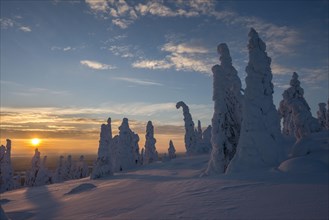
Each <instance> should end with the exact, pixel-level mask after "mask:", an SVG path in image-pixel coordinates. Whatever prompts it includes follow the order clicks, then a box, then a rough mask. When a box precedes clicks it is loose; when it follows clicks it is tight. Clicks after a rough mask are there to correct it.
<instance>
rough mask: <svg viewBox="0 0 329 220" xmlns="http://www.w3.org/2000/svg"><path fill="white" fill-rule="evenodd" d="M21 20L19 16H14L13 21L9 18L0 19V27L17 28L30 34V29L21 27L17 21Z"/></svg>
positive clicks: (25, 26)
mask: <svg viewBox="0 0 329 220" xmlns="http://www.w3.org/2000/svg"><path fill="white" fill-rule="evenodd" d="M19 19H22V17H21V16H15V17H14V18H13V19H11V18H0V27H1V29H9V28H17V29H18V30H20V31H23V32H31V31H32V29H31V27H29V26H27V25H23V24H21V23H20V22H18V21H17V20H19Z"/></svg>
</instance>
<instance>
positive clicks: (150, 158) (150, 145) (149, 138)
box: [144, 121, 158, 164]
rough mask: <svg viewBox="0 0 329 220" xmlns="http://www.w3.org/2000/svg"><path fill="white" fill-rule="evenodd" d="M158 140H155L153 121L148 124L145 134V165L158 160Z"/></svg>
mask: <svg viewBox="0 0 329 220" xmlns="http://www.w3.org/2000/svg"><path fill="white" fill-rule="evenodd" d="M155 143H156V139H155V138H154V127H153V124H152V122H151V121H148V122H147V125H146V134H145V146H144V148H145V157H144V164H149V163H152V162H155V161H157V160H158V155H157V151H156V147H155Z"/></svg>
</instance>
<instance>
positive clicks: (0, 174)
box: [0, 139, 15, 193]
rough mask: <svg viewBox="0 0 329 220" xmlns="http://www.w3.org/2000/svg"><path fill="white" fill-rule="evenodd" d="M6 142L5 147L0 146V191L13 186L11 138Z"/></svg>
mask: <svg viewBox="0 0 329 220" xmlns="http://www.w3.org/2000/svg"><path fill="white" fill-rule="evenodd" d="M6 142H7V143H6V147H5V146H3V145H1V146H0V193H2V192H5V191H7V190H11V189H13V188H14V186H15V183H14V180H13V168H12V165H11V140H9V139H7V140H6Z"/></svg>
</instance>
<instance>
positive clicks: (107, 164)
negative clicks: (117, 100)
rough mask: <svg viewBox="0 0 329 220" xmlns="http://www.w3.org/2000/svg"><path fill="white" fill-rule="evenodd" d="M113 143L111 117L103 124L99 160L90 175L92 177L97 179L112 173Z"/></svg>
mask: <svg viewBox="0 0 329 220" xmlns="http://www.w3.org/2000/svg"><path fill="white" fill-rule="evenodd" d="M111 144H112V127H111V118H108V120H107V124H102V125H101V133H100V139H99V147H98V154H97V160H96V162H95V165H94V167H93V171H92V173H91V175H90V178H91V179H97V178H100V177H102V176H105V175H112V174H113V168H112V161H111V157H110V149H111V147H112V146H111Z"/></svg>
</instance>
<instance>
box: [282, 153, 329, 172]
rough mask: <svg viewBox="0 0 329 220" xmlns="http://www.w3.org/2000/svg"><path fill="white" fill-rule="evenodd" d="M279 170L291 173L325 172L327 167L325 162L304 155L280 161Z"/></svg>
mask: <svg viewBox="0 0 329 220" xmlns="http://www.w3.org/2000/svg"><path fill="white" fill-rule="evenodd" d="M279 170H280V171H282V172H291V173H325V172H328V167H327V165H326V163H324V162H323V161H321V160H314V159H310V158H308V157H307V156H305V157H297V158H292V159H289V160H286V161H284V162H282V163H281V164H280V166H279Z"/></svg>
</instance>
